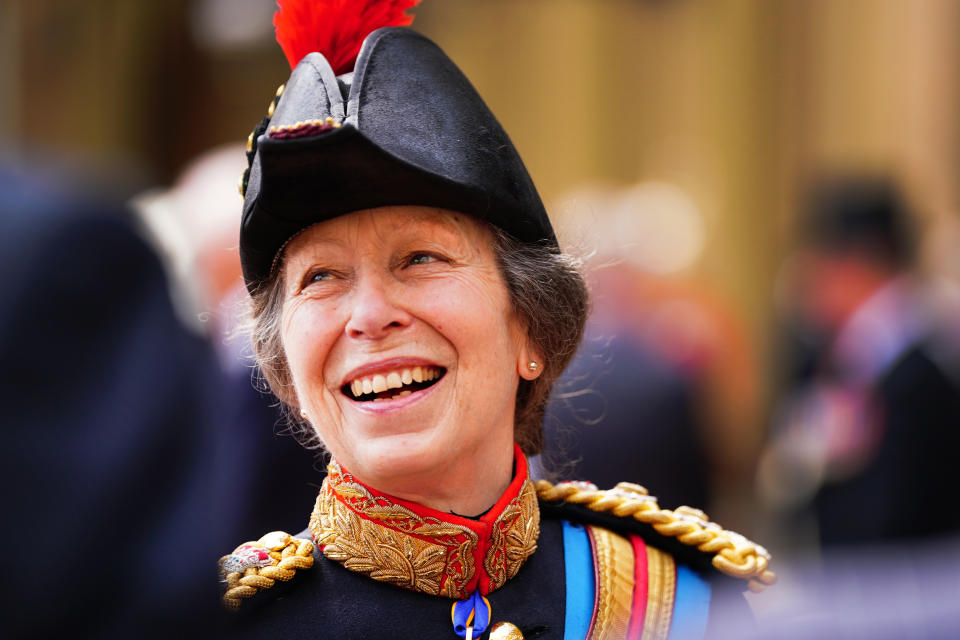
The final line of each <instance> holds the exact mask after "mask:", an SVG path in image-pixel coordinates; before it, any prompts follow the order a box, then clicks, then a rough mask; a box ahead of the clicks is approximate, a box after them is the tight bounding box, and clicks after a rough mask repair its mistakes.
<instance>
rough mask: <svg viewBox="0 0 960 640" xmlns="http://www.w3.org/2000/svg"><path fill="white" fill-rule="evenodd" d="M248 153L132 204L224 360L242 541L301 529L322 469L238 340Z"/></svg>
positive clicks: (233, 150)
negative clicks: (239, 187)
mask: <svg viewBox="0 0 960 640" xmlns="http://www.w3.org/2000/svg"><path fill="white" fill-rule="evenodd" d="M244 153H245V152H244V149H243V146H242V145H224V146H220V147H216V148H214V149H210V150H208V151H206V152H204V153H202V154H200V155H199V156H198V157H197V158H196V159H194V160H193V161H191V162H190V163H189V164H188V165H187V167H186V168H185V169H184V170H183V172H182V173H181V174H180V176H178V177H177V179H176V181H175V182H174V184H173V186H172V187H170V188H169V189H163V188H153V189H150V190H147V191H144V192H141V193H140V194H138V195H137V196H136V197H135V198H134V200H133V204H134V208H135V210H136V212H137V215H138V220H139V221H140V224H141V228H143V229H144V231H145V234H146V236H147V237H148V238H149V239H150V241H151V243H152V245H153V246H154V247H155V248H156V250H157V252H158V254H159V255H160V256H161V257H162V258H163V262H164V265H165V267H166V272H167V275H168V279H169V281H170V285H171V286H170V290H171V296H172V299H173V302H174V305H175V308H176V309H177V311H178V315H179V317H180V319H181V320H182V322H183V323H184V325H185V326H186V327H188V328H189V329H190V330H191V331H193V332H195V333H197V334H198V335H200V336H202V337H203V338H204V339H205V340H207V341H209V343H210V344H211V345H212V347H213V349H214V352H215V353H216V355H217V362H218V363H219V365H220V366H219V369H220V370H219V372H218V375H219V377H220V378H221V379H222V380H220V381H217V382H219V383H220V384H222V385H223V387H224V393H225V395H226V398H225V401H224V406H223V415H222V416H221V418H222V419H221V420H219V422H218V424H220V425H222V426H223V428H224V430H223V431H222V432H221V433H219V434H218V436H219V438H220V440H221V441H222V442H223V447H224V449H223V452H222V454H221V455H222V456H223V457H224V462H226V463H228V464H229V465H230V466H231V468H233V469H235V470H236V473H235V474H234V478H233V480H232V482H231V486H230V489H229V492H230V496H224V497H223V499H229V497H232V496H234V495H242V496H244V499H243V502H242V503H238V504H237V505H236V506H237V509H236V511H235V516H234V517H235V521H234V522H233V524H232V525H231V527H232V529H233V530H234V531H235V535H236V536H238V537H239V538H243V539H247V538H251V539H253V538H257V537H259V536H260V535H262V533H263V531H266V530H267V529H268V528H277V527H280V528H285V529H290V530H293V529H295V528H297V527H301V526H302V523H301V522H300V520H301V518H302V513H301V512H302V511H303V505H304V504H310V502H311V501H312V500H313V499H314V497H315V496H316V492H317V489H318V488H319V486H320V483H321V482H322V481H323V477H324V472H323V471H321V470H320V467H321V466H322V465H321V464H320V461H318V460H317V459H316V456H314V455H312V454H311V453H310V452H309V451H307V450H305V449H304V448H303V447H302V446H300V444H298V443H297V441H296V439H295V438H294V437H293V435H292V433H291V432H290V431H289V429H288V428H287V424H286V421H285V417H284V416H283V414H282V411H281V409H280V404H279V401H278V400H277V399H276V398H275V397H274V395H273V394H272V393H271V392H270V391H269V390H268V389H267V388H266V386H265V385H264V384H261V381H260V378H259V371H258V370H257V369H256V368H255V366H254V362H253V356H252V349H251V346H250V344H249V342H248V340H247V339H246V337H245V335H244V336H241V335H238V334H239V331H238V329H239V327H238V326H236V322H237V318H239V317H242V316H243V314H242V313H241V312H242V309H241V305H243V304H246V301H247V297H248V296H247V292H246V287H245V286H244V284H243V277H242V274H241V272H240V258H239V255H238V253H237V245H238V238H239V236H240V216H239V215H237V209H238V207H239V203H240V199H239V198H238V196H237V191H236V183H237V177H238V176H239V175H240V173H241V172H242V171H243V170H244V169H245V168H246V166H247V165H246V163H247V160H246V156H245V155H244ZM212 382H214V381H212Z"/></svg>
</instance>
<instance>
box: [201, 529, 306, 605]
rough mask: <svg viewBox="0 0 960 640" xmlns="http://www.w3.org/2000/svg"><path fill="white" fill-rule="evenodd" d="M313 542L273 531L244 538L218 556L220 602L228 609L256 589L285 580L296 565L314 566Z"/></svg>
mask: <svg viewBox="0 0 960 640" xmlns="http://www.w3.org/2000/svg"><path fill="white" fill-rule="evenodd" d="M313 550H314V545H313V542H311V541H310V540H307V539H303V538H295V537H293V536H291V535H290V534H289V533H284V532H283V531H272V532H270V533H268V534H267V535H265V536H263V537H262V538H260V539H259V540H256V541H254V542H245V543H243V544H242V545H240V546H239V547H237V548H236V549H234V550H233V553H231V554H230V555H226V556H223V557H222V558H220V562H219V563H218V565H219V567H220V578H221V580H222V581H223V582H225V583H226V591H225V592H224V594H223V597H222V602H223V604H224V606H226V607H227V608H228V609H237V608H239V607H240V603H241V602H242V601H243V600H244V599H245V598H249V597H251V596H253V595H256V594H257V593H258V592H261V591H264V590H266V589H269V588H271V587H273V586H274V585H275V584H276V583H277V581H280V582H287V581H289V580H290V579H291V578H293V576H295V575H296V573H297V570H298V569H309V568H310V567H312V566H313Z"/></svg>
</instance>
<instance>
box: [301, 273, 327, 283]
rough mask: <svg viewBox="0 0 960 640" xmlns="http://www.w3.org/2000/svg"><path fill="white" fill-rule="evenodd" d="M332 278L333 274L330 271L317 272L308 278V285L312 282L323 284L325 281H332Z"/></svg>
mask: <svg viewBox="0 0 960 640" xmlns="http://www.w3.org/2000/svg"><path fill="white" fill-rule="evenodd" d="M332 278H333V274H332V273H330V272H329V271H317V272H316V273H311V274H310V275H308V276H307V284H309V283H311V282H323V281H324V280H330V279H332Z"/></svg>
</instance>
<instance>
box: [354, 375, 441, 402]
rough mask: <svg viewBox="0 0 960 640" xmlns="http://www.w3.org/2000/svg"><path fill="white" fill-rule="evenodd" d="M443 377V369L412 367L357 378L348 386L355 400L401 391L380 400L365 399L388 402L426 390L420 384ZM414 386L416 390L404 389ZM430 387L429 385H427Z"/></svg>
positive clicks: (379, 398)
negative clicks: (391, 391) (361, 397)
mask: <svg viewBox="0 0 960 640" xmlns="http://www.w3.org/2000/svg"><path fill="white" fill-rule="evenodd" d="M442 375H443V369H441V368H439V367H412V368H409V369H400V370H397V371H390V372H388V373H378V374H376V375H373V376H368V377H366V378H357V379H356V380H353V381H352V382H350V384H349V385H348V387H349V389H350V392H351V393H352V394H353V397H354V398H355V399H360V396H364V395H369V394H373V393H377V394H380V393H384V392H386V391H389V390H390V389H401V391H400V392H399V393H395V394H392V395H389V396H381V397H378V398H364V399H366V400H387V399H389V398H401V397H403V396H408V395H410V394H411V393H412V392H413V391H414V390H419V389H422V388H424V386H423V385H421V384H420V383H424V382H427V383H429V382H432V381H434V380H437V379H439V378H440V376H442ZM411 385H413V386H414V387H416V389H404V387H407V386H411ZM426 386H429V385H426Z"/></svg>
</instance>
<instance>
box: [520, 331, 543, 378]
mask: <svg viewBox="0 0 960 640" xmlns="http://www.w3.org/2000/svg"><path fill="white" fill-rule="evenodd" d="M544 364H545V363H544V361H543V356H542V355H540V351H539V349H537V348H536V347H535V346H534V345H532V344H531V343H530V340H524V341H523V345H522V346H521V347H520V351H519V353H518V358H517V373H519V374H520V377H521V378H523V379H524V380H536V379H537V378H539V377H540V374H541V373H543V367H544Z"/></svg>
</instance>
